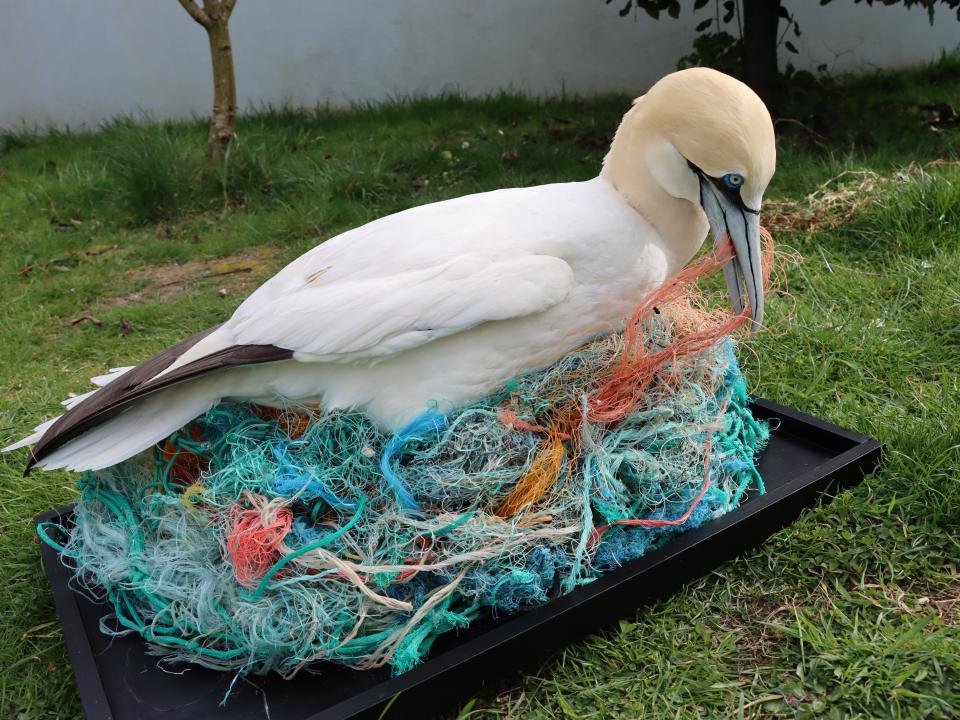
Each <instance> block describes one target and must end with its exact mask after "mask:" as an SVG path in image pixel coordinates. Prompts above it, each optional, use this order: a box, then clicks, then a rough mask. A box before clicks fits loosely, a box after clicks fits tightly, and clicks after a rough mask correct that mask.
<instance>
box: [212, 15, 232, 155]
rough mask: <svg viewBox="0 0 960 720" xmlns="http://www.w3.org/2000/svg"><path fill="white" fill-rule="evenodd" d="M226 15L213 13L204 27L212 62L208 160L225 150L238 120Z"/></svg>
mask: <svg viewBox="0 0 960 720" xmlns="http://www.w3.org/2000/svg"><path fill="white" fill-rule="evenodd" d="M229 19H230V18H229V16H226V15H223V14H222V15H219V16H217V17H213V18H211V20H212V21H213V23H212V25H211V27H210V28H209V29H208V30H207V33H208V35H209V38H210V59H211V61H212V63H213V112H211V113H210V135H209V138H208V144H209V150H210V159H211V160H216V159H218V158H222V157H223V156H224V154H226V152H227V148H229V147H230V141H231V140H233V135H234V132H235V129H236V124H237V81H236V78H235V76H234V73H233V49H232V48H231V46H230V28H229V26H228V22H229Z"/></svg>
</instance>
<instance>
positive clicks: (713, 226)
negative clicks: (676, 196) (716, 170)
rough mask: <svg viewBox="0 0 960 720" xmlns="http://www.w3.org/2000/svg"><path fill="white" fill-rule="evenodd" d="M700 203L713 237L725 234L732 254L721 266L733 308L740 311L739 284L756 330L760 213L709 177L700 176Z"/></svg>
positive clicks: (759, 293)
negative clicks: (735, 198)
mask: <svg viewBox="0 0 960 720" xmlns="http://www.w3.org/2000/svg"><path fill="white" fill-rule="evenodd" d="M700 202H701V204H702V205H703V211H704V212H705V213H706V214H707V220H708V221H709V223H710V232H711V233H713V240H714V243H715V244H716V245H720V244H721V243H722V242H723V240H724V238H725V237H726V236H727V235H729V236H730V241H731V242H732V243H733V251H734V253H735V256H734V258H733V260H731V261H730V262H728V263H727V264H726V265H724V266H723V277H724V279H725V280H726V281H727V292H728V293H730V302H731V303H732V304H733V311H734V312H735V313H737V314H739V313H741V312H743V305H744V297H743V286H744V285H746V288H747V300H748V302H749V303H750V309H751V313H750V315H751V318H752V320H753V322H752V326H751V329H752V331H753V332H756V331H757V330H759V329H760V325H761V323H762V322H763V289H764V288H763V269H762V267H761V262H760V215H759V213H757V212H754V211H751V210H749V209H747V208H745V207H743V204H742V203H741V202H737V201H734V200H732V199H731V198H730V197H729V196H728V195H727V193H724V192H723V191H721V190H720V189H719V188H717V187H716V186H715V185H714V184H713V183H712V182H711V181H710V179H708V178H706V177H704V176H703V175H701V176H700Z"/></svg>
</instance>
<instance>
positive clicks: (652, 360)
mask: <svg viewBox="0 0 960 720" xmlns="http://www.w3.org/2000/svg"><path fill="white" fill-rule="evenodd" d="M760 234H761V236H762V238H763V241H764V242H763V257H762V263H763V275H764V286H766V285H767V278H768V277H769V274H770V268H771V265H772V264H773V238H771V237H770V233H768V232H767V231H766V230H765V229H763V228H761V229H760ZM732 257H733V248H732V246H731V245H730V241H729V239H727V240H726V242H725V244H724V245H723V246H721V247H718V248H717V249H716V250H714V252H712V253H710V254H708V255H706V256H705V257H704V258H702V259H701V260H699V261H697V262H695V263H691V264H690V265H688V266H687V267H685V268H683V269H682V270H681V271H680V272H678V273H677V274H676V275H674V276H673V277H671V278H669V279H668V280H667V281H666V282H665V283H664V284H663V285H661V286H660V287H659V288H657V289H656V290H655V291H654V292H653V293H651V294H650V295H648V296H647V297H646V299H644V301H643V302H642V303H641V304H640V306H639V307H638V308H637V309H636V310H635V311H634V313H633V317H631V318H630V320H629V321H628V322H627V326H626V330H625V332H624V344H625V349H624V353H623V357H622V359H621V361H620V363H619V365H618V366H617V367H615V368H614V370H613V373H612V374H611V376H610V377H608V378H607V379H606V380H605V381H604V382H603V383H601V385H600V387H598V388H597V390H596V392H594V393H593V394H592V395H591V397H590V404H589V407H588V409H587V419H588V420H590V421H591V422H599V423H603V424H605V425H609V424H613V423H617V422H620V421H621V420H622V419H623V418H625V417H626V416H627V415H629V414H630V413H631V412H632V411H633V409H634V408H635V407H636V406H637V404H638V403H639V402H640V401H641V400H642V399H643V396H644V392H645V391H646V389H647V388H648V387H649V386H650V383H652V382H653V379H654V378H655V377H656V375H657V373H658V372H660V370H661V369H662V368H663V367H664V366H666V365H667V364H669V363H670V362H672V361H674V360H676V359H677V358H679V357H684V356H688V355H692V354H694V353H699V352H702V351H703V350H705V349H707V348H708V347H711V346H712V345H713V344H714V343H716V342H717V340H719V339H720V338H721V337H723V336H724V335H729V334H730V333H732V332H733V331H734V330H736V329H737V328H739V327H741V326H742V325H744V324H745V323H746V322H747V321H748V320H749V319H750V309H749V308H744V311H743V312H742V313H740V314H739V315H731V316H730V317H729V318H728V319H727V320H725V321H724V322H721V323H719V324H716V325H713V326H707V327H704V328H703V329H702V330H701V331H700V332H696V333H692V334H690V335H686V336H683V337H679V338H677V339H676V340H674V341H673V342H672V343H670V345H668V346H667V347H665V348H663V349H662V350H659V351H654V352H647V351H646V350H645V348H644V344H643V339H644V335H643V321H644V319H646V318H649V317H650V316H651V315H652V314H653V313H654V312H655V311H656V307H657V306H658V305H661V306H662V305H669V304H671V303H674V302H677V301H678V300H680V299H682V298H684V297H685V296H686V295H687V292H688V289H689V288H690V286H691V285H693V284H694V283H696V282H697V281H698V280H700V279H702V278H704V277H706V276H707V275H710V274H711V273H713V272H716V271H717V270H719V269H720V268H721V267H723V265H724V263H726V262H727V261H729V260H730V259H731V258H732Z"/></svg>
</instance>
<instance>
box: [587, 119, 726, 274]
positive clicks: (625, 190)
mask: <svg viewBox="0 0 960 720" xmlns="http://www.w3.org/2000/svg"><path fill="white" fill-rule="evenodd" d="M638 110H639V108H638V107H636V106H635V107H634V108H633V110H631V111H630V113H628V114H627V115H628V117H627V118H624V122H623V123H621V125H620V128H619V129H618V130H617V134H616V136H615V137H614V139H613V144H612V145H611V146H610V152H609V154H608V155H607V157H606V159H605V160H604V164H603V170H602V171H601V172H600V176H601V177H604V178H606V179H607V180H608V181H609V182H610V183H611V184H612V185H613V186H614V187H615V188H616V189H617V191H618V192H619V193H620V194H621V195H622V196H623V197H624V199H625V200H626V201H627V203H629V205H630V206H631V207H632V208H633V209H634V210H635V211H636V212H637V213H639V214H640V215H642V216H643V218H644V219H645V220H646V221H647V222H649V223H650V224H651V225H653V227H654V229H655V230H656V231H657V234H658V235H659V236H660V239H661V241H662V244H663V250H664V253H665V254H666V256H667V260H668V262H669V265H670V274H673V273H674V272H676V271H677V270H679V269H680V268H681V267H683V266H684V265H686V264H687V263H688V262H689V261H690V259H691V258H692V257H693V256H694V255H696V253H697V251H698V250H699V249H700V247H701V246H702V245H703V241H704V239H705V238H706V235H707V230H708V228H709V226H708V224H707V219H706V216H705V215H704V213H703V210H701V209H700V207H699V206H697V205H695V204H694V203H692V202H690V201H689V200H685V199H683V198H677V197H674V196H673V195H670V194H669V193H668V192H667V191H666V190H664V189H663V187H662V186H661V185H660V183H658V182H657V181H656V179H655V178H654V177H653V174H652V173H651V172H650V168H649V166H648V165H647V162H646V160H645V157H646V154H645V152H644V149H645V148H644V145H645V142H646V141H647V138H649V137H650V136H649V135H648V134H647V133H646V132H645V129H644V127H643V125H644V124H643V122H642V121H641V122H637V120H638V118H632V120H633V122H628V118H629V116H630V115H631V114H634V113H637V112H638Z"/></svg>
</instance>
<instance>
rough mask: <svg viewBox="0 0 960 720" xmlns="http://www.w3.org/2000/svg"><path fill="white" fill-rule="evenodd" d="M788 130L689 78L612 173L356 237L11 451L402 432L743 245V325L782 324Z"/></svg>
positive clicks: (760, 107) (736, 292)
mask: <svg viewBox="0 0 960 720" xmlns="http://www.w3.org/2000/svg"><path fill="white" fill-rule="evenodd" d="M775 157H776V150H775V144H774V134H773V123H772V122H771V120H770V115H769V113H768V112H767V109H766V107H764V104H763V102H762V101H761V100H760V98H759V97H757V95H755V94H754V93H753V91H751V90H750V89H749V88H748V87H747V86H746V85H744V84H743V83H741V82H739V81H738V80H734V79H733V78H731V77H728V76H726V75H723V74H722V73H719V72H716V71H714V70H708V69H704V68H696V69H690V70H683V71H680V72H676V73H673V74H671V75H668V76H666V77H665V78H663V79H662V80H660V81H659V82H658V83H657V84H656V85H654V86H653V87H652V88H651V89H650V91H649V92H648V93H647V94H646V95H644V96H642V97H640V98H638V99H637V100H636V101H635V102H634V104H633V107H632V108H631V109H630V111H629V112H627V114H626V115H625V116H624V117H623V120H622V122H621V123H620V127H619V128H618V129H617V132H616V135H615V137H614V139H613V143H612V145H611V147H610V152H609V153H608V154H607V156H606V158H605V160H604V163H603V168H602V170H601V172H600V175H599V176H598V177H596V178H594V179H593V180H587V181H585V182H571V183H557V184H552V185H541V186H538V187H528V188H514V189H508V190H495V191H493V192H486V193H479V194H476V195H468V196H465V197H460V198H456V199H453V200H445V201H443V202H437V203H432V204H428V205H422V206H420V207H415V208H411V209H409V210H405V211H403V212H399V213H396V214H394V215H389V216H387V217H383V218H380V219H379V220H375V221H373V222H371V223H368V224H366V225H364V226H362V227H358V228H355V229H353V230H349V231H347V232H345V233H343V234H341V235H338V236H336V237H334V238H332V239H330V240H327V241H326V242H324V243H322V244H321V245H319V246H317V247H316V248H314V249H313V250H310V251H309V252H307V253H306V254H304V255H303V256H301V257H299V258H298V259H296V260H294V261H293V262H292V263H290V264H289V265H287V267H285V268H284V269H283V270H281V271H280V272H279V273H277V274H276V275H275V276H274V277H273V278H271V279H270V280H268V281H267V282H266V283H264V284H263V285H262V286H261V287H260V288H259V289H257V290H256V291H255V292H254V293H253V294H252V295H250V297H248V298H247V299H246V300H245V301H244V302H243V304H241V305H240V307H239V308H237V310H236V312H235V313H234V314H233V316H232V317H231V318H230V319H229V320H227V321H226V322H225V323H223V324H222V325H219V326H217V327H214V328H211V329H210V330H207V331H205V332H202V333H200V334H198V335H195V336H193V337H191V338H189V339H187V340H184V341H183V342H182V343H180V344H179V345H176V346H174V347H172V348H170V349H168V350H165V351H164V352H162V353H160V354H159V355H157V356H156V357H153V358H151V359H150V360H147V361H146V362H144V363H142V364H141V365H138V366H136V367H133V368H121V369H118V370H115V371H113V372H112V373H111V374H109V375H106V376H103V377H101V378H95V379H94V382H95V383H97V384H99V385H101V386H102V387H100V388H99V389H97V390H94V391H93V392H90V393H88V394H86V395H84V396H81V397H79V398H75V399H73V400H70V401H67V402H66V403H65V404H66V405H67V408H68V409H67V411H66V412H65V413H64V414H63V415H61V416H60V417H58V418H55V419H54V420H51V421H49V422H46V423H43V424H42V425H40V426H39V427H37V428H36V432H35V433H34V434H32V435H31V436H30V437H28V438H25V439H24V440H22V441H21V442H19V443H16V444H15V445H12V446H10V447H9V448H7V450H11V449H14V448H17V447H22V446H24V445H29V444H34V447H33V450H32V453H31V456H30V459H29V462H28V465H27V470H28V471H29V470H30V468H32V467H33V466H35V465H39V466H41V467H43V468H45V469H53V468H68V469H70V470H91V469H99V468H104V467H107V466H110V465H113V464H115V463H118V462H120V461H122V460H124V459H126V458H129V457H131V456H132V455H134V454H136V453H138V452H140V451H142V450H145V449H147V448H149V447H150V446H151V445H153V444H155V443H158V442H160V441H161V440H163V439H164V438H166V437H167V436H169V435H170V434H171V433H173V432H174V431H176V430H177V429H179V428H181V427H183V426H184V425H186V424H187V423H189V422H190V421H191V420H192V419H194V418H195V417H197V416H198V415H201V414H202V413H204V412H206V411H207V410H209V409H210V408H211V407H213V406H214V405H216V404H217V403H218V402H220V401H221V400H224V399H235V400H245V401H251V402H255V403H259V404H263V405H268V406H281V405H283V404H284V403H290V402H298V403H317V404H319V405H320V406H322V407H323V408H326V409H335V408H353V409H357V410H361V411H363V412H365V413H367V414H368V415H369V416H370V417H371V418H373V419H374V420H375V421H377V422H378V423H380V424H381V425H382V426H384V427H385V428H386V429H397V428H400V427H402V426H403V425H404V424H406V423H408V422H409V421H410V420H412V419H413V418H415V417H417V416H418V415H420V414H421V413H423V412H425V411H427V410H430V409H440V410H449V409H451V408H453V407H455V406H457V405H459V404H462V403H465V402H468V401H470V400H475V399H479V398H480V397H482V396H484V395H486V394H487V393H489V392H492V391H493V390H495V389H496V388H497V387H499V386H501V385H503V384H504V383H505V382H507V381H509V380H510V379H511V378H513V377H515V376H517V375H518V374H520V373H522V372H524V371H527V370H532V369H535V368H538V367H542V366H545V365H548V364H550V363H551V362H553V361H555V360H556V359H558V358H559V357H561V356H562V355H563V354H565V353H566V352H569V351H570V350H572V349H574V348H576V347H577V346H579V345H581V344H582V343H584V342H586V341H588V340H590V339H592V338H594V337H596V336H599V335H602V334H606V333H609V332H612V331H614V330H616V329H618V328H620V327H622V323H623V321H624V318H626V317H627V316H628V315H629V314H630V312H631V310H632V309H633V308H634V307H635V306H636V305H637V304H638V303H639V302H640V301H641V300H642V299H643V297H644V296H645V295H646V294H647V293H649V292H650V291H651V290H653V289H654V288H656V287H657V286H658V285H659V284H660V283H662V282H663V281H664V280H665V279H666V278H668V277H670V276H671V275H672V274H673V273H675V272H676V271H677V270H679V269H680V268H681V267H682V266H683V265H685V264H686V263H687V262H688V261H689V260H690V259H691V258H692V257H693V256H694V254H695V253H696V252H697V251H698V250H699V248H700V247H701V245H702V244H703V241H704V239H705V237H706V234H707V230H708V227H709V229H711V230H712V233H713V235H714V238H715V239H716V240H717V241H718V242H720V241H721V240H723V239H725V238H726V237H727V236H729V237H730V239H731V240H732V244H733V247H734V251H735V258H734V260H731V261H730V263H728V265H727V266H726V267H725V269H724V274H725V277H726V281H727V287H728V290H729V292H730V297H731V300H732V303H733V307H734V310H735V311H736V312H741V311H743V308H744V298H743V294H744V293H743V291H742V288H743V287H744V286H746V287H745V289H746V296H747V301H748V302H749V307H750V309H751V313H752V318H753V324H754V328H756V327H758V326H759V324H760V323H761V321H762V318H763V287H762V279H761V269H760V218H759V209H760V201H761V198H762V197H763V193H764V190H765V189H766V187H767V183H768V182H769V181H770V178H771V176H772V175H773V172H774V165H775Z"/></svg>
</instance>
